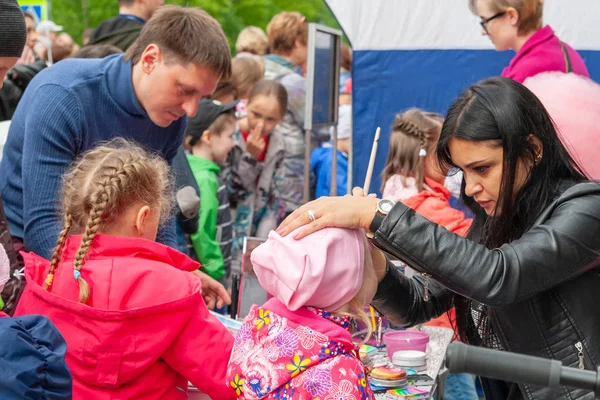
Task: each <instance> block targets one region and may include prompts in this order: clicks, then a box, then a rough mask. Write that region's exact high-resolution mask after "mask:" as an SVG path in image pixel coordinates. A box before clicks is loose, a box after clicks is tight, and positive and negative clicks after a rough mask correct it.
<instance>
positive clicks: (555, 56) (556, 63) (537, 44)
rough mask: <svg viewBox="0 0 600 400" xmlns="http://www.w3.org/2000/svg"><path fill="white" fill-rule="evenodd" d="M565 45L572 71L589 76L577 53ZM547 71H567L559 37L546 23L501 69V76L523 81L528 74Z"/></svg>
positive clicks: (532, 74)
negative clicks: (506, 65)
mask: <svg viewBox="0 0 600 400" xmlns="http://www.w3.org/2000/svg"><path fill="white" fill-rule="evenodd" d="M565 46H566V48H567V52H568V54H569V57H570V59H571V65H572V68H573V72H574V73H575V74H577V75H582V76H585V77H589V76H590V74H589V73H588V70H587V67H586V66H585V63H584V62H583V59H582V58H581V56H580V55H579V53H577V51H575V50H573V48H571V46H569V45H568V44H566V43H565ZM549 71H559V72H567V64H566V61H565V56H564V54H563V51H562V48H561V46H560V39H559V38H558V37H557V36H556V35H555V34H554V31H553V30H552V28H550V26H548V25H546V26H545V27H543V28H542V29H540V30H539V31H537V32H536V33H535V34H534V35H533V36H532V37H531V38H529V40H528V41H527V42H526V43H525V45H524V46H523V47H522V48H521V50H519V52H518V53H517V54H516V55H515V56H514V57H513V59H512V60H511V61H510V64H509V66H508V67H506V68H505V69H504V71H502V76H504V77H506V78H511V79H514V80H515V81H517V82H519V83H523V81H524V80H525V79H526V78H528V77H530V76H534V75H537V74H539V73H541V72H549Z"/></svg>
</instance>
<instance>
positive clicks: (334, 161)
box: [329, 125, 338, 196]
mask: <svg viewBox="0 0 600 400" xmlns="http://www.w3.org/2000/svg"><path fill="white" fill-rule="evenodd" d="M331 131H332V137H333V157H331V160H332V161H331V163H332V164H331V188H330V191H329V195H330V196H337V146H338V134H337V125H334V126H332V127H331Z"/></svg>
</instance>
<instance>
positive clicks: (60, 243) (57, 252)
mask: <svg viewBox="0 0 600 400" xmlns="http://www.w3.org/2000/svg"><path fill="white" fill-rule="evenodd" d="M71 221H72V218H71V214H65V220H64V222H63V229H62V231H60V233H59V234H58V240H57V241H56V247H55V248H54V252H53V253H52V261H51V262H50V271H48V275H47V276H46V279H45V280H44V289H45V290H48V289H49V288H50V287H51V286H52V282H53V281H54V271H55V270H56V267H57V266H58V263H59V262H60V258H61V256H62V251H63V247H64V246H65V242H66V241H67V236H68V235H69V231H70V230H71Z"/></svg>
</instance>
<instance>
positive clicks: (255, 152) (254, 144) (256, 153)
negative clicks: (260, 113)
mask: <svg viewBox="0 0 600 400" xmlns="http://www.w3.org/2000/svg"><path fill="white" fill-rule="evenodd" d="M262 130H263V124H262V122H259V123H258V125H256V127H255V128H254V129H252V130H251V131H250V134H249V135H248V139H247V140H246V151H247V152H248V153H249V154H250V155H251V156H252V158H255V159H257V160H258V158H259V157H260V155H261V154H262V152H263V151H264V150H265V147H266V146H267V145H266V143H265V140H264V139H263V137H262Z"/></svg>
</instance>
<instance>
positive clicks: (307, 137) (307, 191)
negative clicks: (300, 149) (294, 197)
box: [304, 129, 312, 204]
mask: <svg viewBox="0 0 600 400" xmlns="http://www.w3.org/2000/svg"><path fill="white" fill-rule="evenodd" d="M304 133H305V137H304V138H305V139H304V141H305V144H304V203H305V204H306V203H308V201H309V199H310V148H311V137H312V129H306V130H305V132H304Z"/></svg>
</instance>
